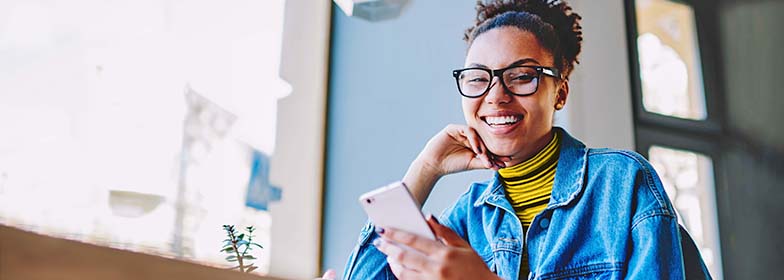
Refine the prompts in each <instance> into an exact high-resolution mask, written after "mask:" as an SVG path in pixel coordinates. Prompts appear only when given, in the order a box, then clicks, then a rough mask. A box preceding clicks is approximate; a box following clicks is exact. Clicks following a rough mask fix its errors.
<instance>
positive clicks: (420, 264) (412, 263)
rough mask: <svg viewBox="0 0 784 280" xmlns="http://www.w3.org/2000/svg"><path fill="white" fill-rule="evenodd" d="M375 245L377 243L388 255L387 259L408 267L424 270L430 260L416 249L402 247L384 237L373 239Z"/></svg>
mask: <svg viewBox="0 0 784 280" xmlns="http://www.w3.org/2000/svg"><path fill="white" fill-rule="evenodd" d="M373 245H375V246H376V248H377V249H378V250H379V251H381V252H382V253H384V254H385V255H387V259H389V260H392V261H393V262H395V263H399V264H400V265H402V266H404V267H406V268H408V269H414V270H424V269H425V268H427V265H428V264H429V262H430V261H429V260H428V259H427V257H426V256H425V255H423V254H421V253H418V252H416V251H414V250H410V249H405V248H403V247H400V246H399V245H397V244H395V243H393V242H389V241H386V240H384V239H383V238H378V239H376V240H375V241H373Z"/></svg>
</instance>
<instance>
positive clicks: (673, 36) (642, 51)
mask: <svg viewBox="0 0 784 280" xmlns="http://www.w3.org/2000/svg"><path fill="white" fill-rule="evenodd" d="M635 12H636V14H637V32H638V34H639V36H638V37H637V51H638V54H639V63H640V79H641V80H642V101H643V102H642V103H643V106H644V108H645V110H646V111H648V112H651V113H657V114H662V115H666V116H672V117H678V118H686V119H694V120H705V119H706V118H707V109H706V108H705V94H704V90H703V86H702V69H701V62H700V55H699V46H698V42H697V31H696V25H695V22H694V11H693V9H692V8H691V7H690V6H689V5H686V4H683V3H678V2H675V1H663V0H647V1H646V0H643V1H637V2H636V3H635Z"/></svg>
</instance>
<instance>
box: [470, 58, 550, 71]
mask: <svg viewBox="0 0 784 280" xmlns="http://www.w3.org/2000/svg"><path fill="white" fill-rule="evenodd" d="M531 62H533V63H535V64H537V65H542V64H541V63H539V61H536V59H533V58H523V59H521V60H518V61H515V62H514V63H512V64H509V66H507V67H512V66H520V65H523V64H526V63H531ZM468 67H482V68H487V69H490V67H487V65H484V64H480V63H471V64H470V65H468Z"/></svg>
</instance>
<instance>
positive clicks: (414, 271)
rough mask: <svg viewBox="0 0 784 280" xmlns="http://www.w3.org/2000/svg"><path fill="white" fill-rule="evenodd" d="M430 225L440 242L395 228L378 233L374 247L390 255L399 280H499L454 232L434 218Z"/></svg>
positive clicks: (392, 266) (389, 260)
mask: <svg viewBox="0 0 784 280" xmlns="http://www.w3.org/2000/svg"><path fill="white" fill-rule="evenodd" d="M427 223H428V224H429V225H430V228H431V229H433V233H435V235H436V238H438V239H440V240H441V241H440V242H439V241H434V240H430V239H427V238H425V237H421V236H418V235H415V234H412V233H408V232H404V231H400V230H395V229H391V228H387V229H383V230H378V231H379V235H380V236H381V238H379V239H376V240H375V241H374V242H373V244H374V245H375V246H376V248H378V250H380V251H381V252H382V253H384V254H386V255H387V262H388V263H389V266H390V268H392V273H394V274H395V276H397V278H398V279H499V278H498V276H497V275H495V274H494V273H493V272H491V271H490V269H488V268H487V265H486V264H485V262H484V261H482V258H481V257H479V254H477V253H476V251H474V249H473V248H471V245H469V244H468V242H466V241H465V240H463V239H462V238H460V236H458V235H457V234H456V233H455V232H454V231H452V230H451V229H450V228H448V227H445V226H443V225H441V224H439V223H438V221H436V220H435V218H433V216H430V217H428V219H427ZM398 244H403V245H406V246H408V247H409V248H406V247H404V246H400V245H398Z"/></svg>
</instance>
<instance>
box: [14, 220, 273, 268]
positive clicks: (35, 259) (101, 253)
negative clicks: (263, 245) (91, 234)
mask: <svg viewBox="0 0 784 280" xmlns="http://www.w3.org/2000/svg"><path fill="white" fill-rule="evenodd" d="M16 279H24V280H38V279H46V280H49V279H63V280H71V279H73V280H77V279H78V280H86V279H117V280H124V279H129V280H130V279H133V280H138V279H169V280H176V279H187V280H197V279H205V280H206V279H211V280H212V279H227V280H233V279H237V280H251V279H255V280H262V279H273V278H267V277H260V276H257V275H249V274H244V273H240V272H238V271H229V270H225V269H219V268H213V267H208V266H203V265H199V264H195V263H190V262H184V261H178V260H173V259H167V258H163V257H159V256H153V255H147V254H140V253H134V252H130V251H124V250H118V249H112V248H107V247H101V246H96V245H92V244H86V243H81V242H77V241H71V240H65V239H59V238H53V237H48V236H43V235H39V234H35V233H31V232H27V231H22V230H19V229H16V228H12V227H7V226H3V225H0V280H16Z"/></svg>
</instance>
